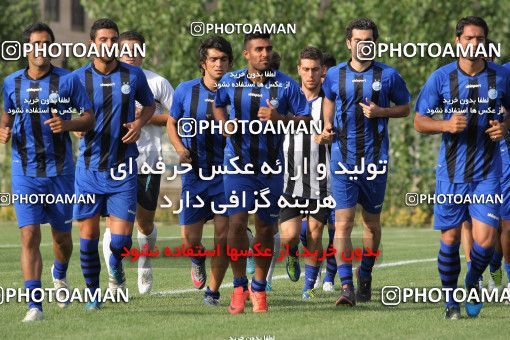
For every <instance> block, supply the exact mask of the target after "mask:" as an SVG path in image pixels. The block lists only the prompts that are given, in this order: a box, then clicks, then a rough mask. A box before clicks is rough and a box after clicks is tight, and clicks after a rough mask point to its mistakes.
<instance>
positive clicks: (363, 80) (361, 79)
mask: <svg viewBox="0 0 510 340" xmlns="http://www.w3.org/2000/svg"><path fill="white" fill-rule="evenodd" d="M366 81H367V80H366V79H365V78H359V79H356V78H354V79H353V80H352V82H353V83H364V82H366Z"/></svg>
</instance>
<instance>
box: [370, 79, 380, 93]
mask: <svg viewBox="0 0 510 340" xmlns="http://www.w3.org/2000/svg"><path fill="white" fill-rule="evenodd" d="M381 87H382V85H381V82H380V81H379V80H376V81H374V82H373V83H372V90H374V91H381Z"/></svg>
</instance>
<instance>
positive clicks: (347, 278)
mask: <svg viewBox="0 0 510 340" xmlns="http://www.w3.org/2000/svg"><path fill="white" fill-rule="evenodd" d="M337 272H338V277H340V281H341V282H342V286H344V285H349V286H350V287H351V288H353V287H354V284H353V283H352V263H344V264H341V265H339V266H338V267H337Z"/></svg>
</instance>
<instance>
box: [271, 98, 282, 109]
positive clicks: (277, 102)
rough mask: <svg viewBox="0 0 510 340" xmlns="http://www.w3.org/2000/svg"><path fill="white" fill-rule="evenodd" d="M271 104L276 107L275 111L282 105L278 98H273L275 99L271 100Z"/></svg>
mask: <svg viewBox="0 0 510 340" xmlns="http://www.w3.org/2000/svg"><path fill="white" fill-rule="evenodd" d="M269 103H271V105H273V107H274V108H275V109H277V108H278V105H279V104H280V102H279V101H278V98H273V99H271V100H270V101H269Z"/></svg>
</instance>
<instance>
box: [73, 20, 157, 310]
mask: <svg viewBox="0 0 510 340" xmlns="http://www.w3.org/2000/svg"><path fill="white" fill-rule="evenodd" d="M118 38H119V29H118V27H117V24H116V23H115V22H114V21H112V20H110V19H99V20H96V21H95V22H94V23H93V25H92V27H91V30H90V40H91V41H90V42H91V44H94V45H95V46H96V49H97V50H98V51H101V52H103V50H104V48H105V47H108V48H111V47H112V46H113V44H116V43H117V41H118ZM74 74H76V75H77V76H78V77H79V78H80V81H81V82H82V83H83V85H84V86H85V89H86V91H87V93H88V96H89V98H90V99H91V101H92V103H93V107H94V114H95V116H96V125H95V127H94V130H93V131H90V132H88V133H87V134H86V135H85V136H84V137H83V138H82V139H81V141H80V155H79V157H78V164H77V166H76V180H75V182H76V183H75V187H76V193H77V194H82V193H90V194H95V203H93V204H81V203H79V204H75V206H74V219H76V220H78V221H79V225H80V261H81V267H82V272H83V276H84V278H85V283H86V284H87V289H89V290H90V291H91V292H92V293H94V292H95V291H96V290H97V289H99V274H100V271H101V262H100V260H99V254H98V243H99V222H100V217H101V216H109V227H110V230H111V241H110V249H111V251H112V255H111V256H110V258H109V261H108V262H109V267H110V272H109V288H110V289H111V290H112V291H113V292H114V293H115V291H116V290H117V289H124V287H125V280H126V279H125V275H124V268H123V266H122V255H121V254H122V253H123V252H124V250H123V249H124V247H126V248H127V249H130V248H131V245H132V239H131V235H132V232H133V223H134V220H135V215H136V196H137V168H136V164H134V162H136V157H137V156H138V149H137V147H136V141H137V140H138V139H139V137H140V134H141V129H142V127H143V126H144V125H145V124H146V123H147V122H148V121H149V119H150V118H151V117H152V115H153V113H154V110H155V104H154V96H153V95H152V92H151V89H150V87H149V84H148V83H147V78H146V77H145V74H144V73H143V71H142V70H141V69H140V68H138V67H134V66H131V65H128V64H125V63H122V62H120V61H118V60H117V59H116V58H115V56H109V55H107V54H103V53H101V55H99V56H96V57H94V58H93V60H92V62H91V63H89V64H87V65H85V66H83V67H81V68H79V69H77V70H76V71H74ZM135 101H138V102H139V103H140V105H142V109H141V112H140V114H139V115H135ZM133 164H134V165H133ZM86 308H87V309H88V310H94V309H99V308H101V303H100V301H97V300H95V301H91V302H89V303H87V306H86Z"/></svg>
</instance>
